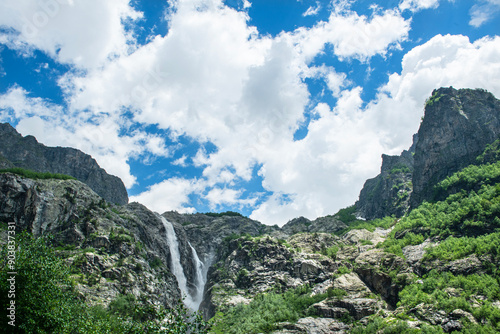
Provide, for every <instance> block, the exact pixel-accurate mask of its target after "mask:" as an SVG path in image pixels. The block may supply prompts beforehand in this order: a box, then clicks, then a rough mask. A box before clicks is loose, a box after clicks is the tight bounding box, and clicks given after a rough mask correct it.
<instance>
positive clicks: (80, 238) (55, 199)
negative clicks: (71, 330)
mask: <svg viewBox="0 0 500 334" xmlns="http://www.w3.org/2000/svg"><path fill="white" fill-rule="evenodd" d="M0 221H1V222H4V223H7V222H15V223H16V230H17V233H21V232H22V231H23V230H26V231H28V232H30V233H32V234H33V235H34V236H41V235H45V236H53V238H54V239H53V243H54V247H58V250H59V252H60V254H61V256H63V257H64V258H65V259H66V261H67V263H68V265H69V266H71V267H72V271H73V272H74V277H73V278H74V281H75V283H76V284H77V289H78V290H80V291H81V293H82V296H84V297H85V298H86V299H87V300H88V302H89V303H90V304H100V305H103V306H107V305H108V304H109V303H110V302H111V301H112V300H113V299H116V298H117V297H118V296H119V295H125V294H133V295H134V296H135V297H137V299H139V300H144V301H147V303H150V304H153V305H155V304H156V305H158V304H160V305H164V306H166V307H171V306H172V305H175V304H176V303H177V301H178V300H179V298H180V297H181V295H180V291H179V288H178V287H177V282H176V278H175V277H174V275H172V273H171V271H170V270H169V269H168V268H169V266H168V265H169V262H170V251H169V247H168V244H167V243H166V240H165V228H164V226H163V224H162V222H161V220H160V219H159V218H158V216H157V215H155V214H154V213H152V212H151V211H149V210H148V209H146V208H145V207H144V206H142V205H139V204H137V203H132V204H128V205H125V206H113V205H110V204H108V203H107V202H106V201H104V200H103V199H102V198H101V197H100V196H98V195H97V194H96V193H95V192H94V191H93V190H91V189H90V188H89V187H88V186H87V185H85V184H83V183H81V182H79V181H76V180H52V179H51V180H32V179H27V178H23V177H21V176H18V175H14V174H10V173H2V174H0ZM4 233H6V230H5V229H4V228H2V234H3V235H2V240H3V241H5V234H4Z"/></svg>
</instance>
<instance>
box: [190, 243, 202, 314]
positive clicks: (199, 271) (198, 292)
mask: <svg viewBox="0 0 500 334" xmlns="http://www.w3.org/2000/svg"><path fill="white" fill-rule="evenodd" d="M188 243H189V247H191V252H192V253H193V259H194V264H195V268H196V281H195V286H196V294H195V295H194V296H193V302H194V306H195V308H196V310H198V308H199V307H200V304H201V301H202V299H203V291H204V290H205V283H206V275H203V273H204V267H205V265H204V264H203V262H201V261H200V258H199V257H198V253H196V249H194V247H193V246H192V245H191V243H190V242H188Z"/></svg>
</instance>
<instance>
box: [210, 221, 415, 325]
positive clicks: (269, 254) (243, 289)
mask: <svg viewBox="0 0 500 334" xmlns="http://www.w3.org/2000/svg"><path fill="white" fill-rule="evenodd" d="M386 232H387V231H383V230H377V231H375V232H369V231H367V230H355V231H350V232H349V233H347V234H346V235H344V236H343V237H337V236H334V235H332V234H328V233H299V234H295V235H293V236H291V237H290V238H288V239H287V240H286V241H285V240H283V239H276V238H273V237H271V236H269V235H268V236H262V237H257V238H252V237H243V238H238V239H233V240H230V241H227V242H226V243H225V244H224V247H223V248H222V249H221V252H219V254H218V257H217V262H216V264H215V265H214V266H213V267H212V269H211V270H210V272H209V284H208V286H207V289H206V290H205V298H204V302H203V304H202V307H203V310H204V312H205V315H206V316H207V317H211V316H213V315H214V314H215V313H216V312H219V311H221V312H227V310H228V309H229V308H231V307H233V306H235V305H238V304H241V303H243V304H248V303H249V302H250V301H251V300H253V299H254V298H255V296H256V295H257V294H259V293H263V292H270V291H286V290H289V289H294V288H297V287H301V286H310V287H311V288H312V294H313V295H314V294H327V292H328V291H329V290H330V291H332V290H333V289H336V291H340V290H341V291H342V293H341V296H340V295H336V296H333V294H332V296H330V297H327V296H325V299H324V300H323V301H321V302H319V303H317V304H314V305H312V306H311V308H312V310H311V312H313V313H314V314H316V316H317V317H316V318H304V319H300V320H299V321H298V322H297V324H283V325H282V326H283V329H284V330H285V331H284V332H286V333H310V332H311V331H310V330H311V328H309V329H307V330H304V328H302V329H301V328H300V327H301V324H302V323H309V325H310V326H320V327H321V328H322V330H325V331H324V333H328V332H329V331H328V328H329V327H331V326H336V327H338V328H340V329H342V330H348V329H350V328H351V325H349V324H347V323H343V322H341V321H338V319H341V318H346V317H352V318H353V319H356V320H359V319H362V318H364V317H366V316H368V315H373V314H375V313H379V312H388V313H390V310H391V309H392V308H393V307H394V306H395V304H396V302H397V293H398V292H399V289H400V287H401V285H400V286H398V285H397V284H395V283H394V282H395V280H399V281H401V280H402V279H406V278H407V277H409V276H411V275H410V272H411V270H410V269H409V266H408V265H407V264H406V263H405V262H404V261H403V260H402V259H401V258H399V257H397V256H395V255H393V254H389V253H385V252H383V251H381V250H378V249H375V245H376V244H377V243H378V242H381V241H383V240H384V238H385V237H384V235H385V234H386ZM382 268H384V270H382ZM388 268H390V270H396V271H398V274H397V276H395V277H390V276H389V275H387V274H385V273H384V271H386V270H387V269H388ZM334 319H337V320H334ZM332 322H335V324H333V323H332ZM287 330H288V331H287ZM292 330H293V331H292ZM281 332H282V331H279V333H281ZM277 333H278V332H277ZM311 333H312V332H311ZM321 333H323V332H321Z"/></svg>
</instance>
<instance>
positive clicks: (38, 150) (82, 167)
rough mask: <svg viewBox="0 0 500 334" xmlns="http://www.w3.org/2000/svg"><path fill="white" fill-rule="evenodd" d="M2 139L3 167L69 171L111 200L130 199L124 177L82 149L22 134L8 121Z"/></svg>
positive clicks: (0, 163) (0, 162)
mask: <svg viewBox="0 0 500 334" xmlns="http://www.w3.org/2000/svg"><path fill="white" fill-rule="evenodd" d="M0 143H1V144H0V168H8V167H14V166H15V167H22V168H26V169H31V170H34V171H37V172H50V173H59V174H66V175H70V176H73V177H75V178H76V179H77V180H79V181H82V182H83V183H85V184H87V185H88V186H89V187H90V188H91V189H92V190H94V191H95V192H96V193H97V194H98V195H100V196H101V197H102V198H104V199H105V200H106V201H108V202H112V203H116V204H120V205H123V204H127V203H128V194H127V190H126V189H125V185H124V184H123V182H122V180H120V178H118V177H116V176H113V175H109V174H108V173H106V171H105V170H104V169H102V168H101V167H99V165H98V164H97V162H96V161H95V160H94V159H93V158H92V157H91V156H90V155H88V154H85V153H83V152H82V151H80V150H77V149H74V148H67V147H47V146H45V145H43V144H40V143H38V141H37V140H36V139H35V137H33V136H26V137H23V136H22V135H21V134H19V133H18V132H17V131H16V130H15V129H14V128H13V127H12V126H11V125H10V124H8V123H3V124H0Z"/></svg>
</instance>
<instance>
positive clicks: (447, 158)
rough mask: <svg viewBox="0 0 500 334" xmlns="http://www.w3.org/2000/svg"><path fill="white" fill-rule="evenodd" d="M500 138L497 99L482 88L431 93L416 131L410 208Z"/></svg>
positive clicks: (499, 113)
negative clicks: (437, 184)
mask: <svg viewBox="0 0 500 334" xmlns="http://www.w3.org/2000/svg"><path fill="white" fill-rule="evenodd" d="M499 135H500V100H498V99H496V98H495V97H494V96H493V95H492V94H491V93H489V92H487V91H485V90H483V89H458V90H457V89H454V88H453V87H449V88H440V89H437V90H434V91H433V92H432V96H431V97H430V98H429V99H428V100H427V102H426V106H425V116H424V118H423V120H422V123H421V125H420V129H419V130H418V138H419V139H418V142H417V145H416V147H415V156H414V159H415V164H414V173H413V193H412V196H411V206H412V207H416V206H418V205H419V204H420V203H422V202H423V201H424V200H432V196H433V188H434V186H435V185H436V183H438V182H439V181H441V180H443V179H444V178H446V177H447V176H450V175H451V174H453V173H454V172H457V171H459V170H460V169H462V168H464V167H466V166H468V165H470V164H474V163H475V162H476V157H477V156H478V155H479V154H481V153H482V152H483V150H484V149H485V147H486V146H487V145H488V144H491V143H492V142H494V141H495V140H496V139H498V137H499Z"/></svg>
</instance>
